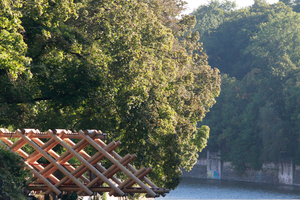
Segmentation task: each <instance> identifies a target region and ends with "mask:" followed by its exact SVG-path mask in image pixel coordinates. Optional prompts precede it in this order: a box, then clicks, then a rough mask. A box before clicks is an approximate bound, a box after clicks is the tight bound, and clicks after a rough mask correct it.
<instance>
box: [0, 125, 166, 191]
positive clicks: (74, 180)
mask: <svg viewBox="0 0 300 200" xmlns="http://www.w3.org/2000/svg"><path fill="white" fill-rule="evenodd" d="M11 138H19V139H18V140H16V141H15V142H12V140H11ZM0 139H1V140H2V141H3V142H4V143H6V145H5V144H4V143H3V142H2V141H1V140H0V145H1V146H4V147H9V149H10V150H11V151H13V152H15V153H18V154H19V155H21V156H22V157H23V158H24V163H25V165H26V167H27V168H28V169H30V170H31V172H32V173H33V176H34V177H35V178H36V181H34V182H32V183H31V184H30V185H29V189H30V190H33V191H43V192H44V194H57V195H59V194H60V193H62V192H63V191H66V192H71V191H76V192H77V194H78V195H89V196H90V195H92V194H93V193H100V194H101V193H103V192H109V195H113V196H127V195H128V194H134V193H146V194H147V195H146V196H149V197H158V196H160V195H162V196H165V193H168V192H169V190H168V189H165V188H159V187H157V186H156V185H155V184H154V183H152V182H151V181H150V180H149V179H148V178H146V175H147V174H148V173H150V172H151V170H152V169H151V168H148V169H146V168H145V167H143V168H141V169H140V170H136V169H135V168H134V167H133V166H132V165H131V164H130V162H131V161H132V160H133V159H134V158H136V155H129V154H128V155H126V156H124V157H123V158H122V157H121V156H120V155H119V154H117V153H116V152H115V151H114V149H115V148H117V147H118V146H119V145H120V144H121V143H120V142H119V141H117V142H114V141H113V142H111V143H109V144H105V143H104V142H103V140H104V139H107V135H106V134H105V133H102V132H101V131H98V130H86V131H79V132H77V133H73V132H71V131H69V130H62V129H56V130H54V131H52V130H48V131H47V132H40V131H39V130H35V129H24V130H22V131H21V130H17V131H16V132H9V131H8V130H6V129H2V128H0ZM41 139H43V141H44V142H43V141H42V140H41ZM74 139H79V142H77V143H75V142H74ZM76 141H78V140H76ZM25 144H28V145H30V146H31V147H32V148H34V149H35V151H34V152H32V153H31V154H29V153H28V152H26V151H25V150H23V149H22V147H23V146H24V145H25ZM7 145H8V146H7ZM57 145H60V146H61V147H63V148H64V149H65V150H66V151H65V152H64V153H63V154H62V155H59V154H58V153H56V152H55V151H54V150H53V148H54V147H56V146H57ZM88 145H92V146H93V147H94V148H95V149H96V150H97V152H96V153H95V154H94V155H89V154H87V153H86V152H85V151H84V148H85V147H87V146H88ZM42 157H44V158H45V159H47V160H48V161H49V164H47V165H45V164H42V163H39V162H38V160H39V159H40V158H42ZM73 157H75V158H76V159H77V160H78V161H80V163H81V164H80V165H76V166H75V165H71V164H70V163H69V162H68V161H69V160H70V159H71V158H73ZM104 158H106V159H108V160H109V162H111V166H110V167H109V168H107V169H106V168H105V167H104V166H102V165H101V163H100V161H101V160H103V159H104ZM57 170H59V171H60V172H61V173H62V174H63V175H64V177H62V178H61V179H59V178H58V177H57V176H55V173H54V172H55V171H57ZM119 171H121V172H123V174H124V175H125V176H126V177H127V179H126V180H124V181H123V182H122V181H121V180H119V179H118V178H117V177H115V175H116V173H117V172H119ZM92 174H93V176H92ZM87 175H89V177H87ZM104 183H105V184H106V186H103V185H104Z"/></svg>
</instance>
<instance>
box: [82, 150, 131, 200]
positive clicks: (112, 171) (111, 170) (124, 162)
mask: <svg viewBox="0 0 300 200" xmlns="http://www.w3.org/2000/svg"><path fill="white" fill-rule="evenodd" d="M135 158H136V155H135V154H134V155H132V156H130V155H129V154H127V155H126V156H125V157H124V158H122V159H121V160H119V162H120V163H121V164H122V165H124V166H125V165H127V164H128V163H129V162H131V161H132V160H133V159H135ZM118 171H120V169H119V168H118V167H117V166H116V165H112V166H111V167H110V168H108V169H107V170H106V171H105V172H104V173H103V175H104V176H106V177H107V178H110V177H111V176H113V175H114V174H115V173H117V172H118ZM99 180H100V179H99V177H96V178H95V179H94V180H93V181H91V182H90V183H89V184H87V185H86V187H88V188H90V187H92V186H93V185H94V184H96V183H97V182H98V181H99ZM101 184H103V181H102V180H101V181H100V183H99V185H101ZM82 193H83V191H82V190H80V191H79V192H77V194H78V195H81V194H82Z"/></svg>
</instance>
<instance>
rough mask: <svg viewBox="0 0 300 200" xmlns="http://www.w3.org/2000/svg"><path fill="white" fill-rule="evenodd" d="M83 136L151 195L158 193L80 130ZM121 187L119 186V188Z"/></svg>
mask: <svg viewBox="0 0 300 200" xmlns="http://www.w3.org/2000/svg"><path fill="white" fill-rule="evenodd" d="M78 133H79V134H80V135H81V137H82V138H84V139H85V140H87V141H88V142H89V143H90V144H91V145H92V146H93V147H95V148H96V149H97V150H98V151H100V152H101V153H103V155H105V157H106V158H107V159H109V160H110V161H111V162H112V163H114V164H116V165H117V166H118V167H119V168H120V169H121V170H122V171H123V172H124V173H125V174H126V175H127V176H129V177H130V178H132V179H133V180H134V181H135V182H136V183H137V184H138V185H139V186H141V187H142V188H143V189H144V190H146V191H147V193H148V194H149V195H151V196H152V197H155V196H156V194H155V192H153V191H152V190H151V189H150V188H148V187H147V186H146V185H145V184H144V183H143V182H142V181H141V180H140V179H138V178H136V177H135V176H134V175H133V174H132V173H131V172H130V171H129V170H127V169H126V168H125V167H124V166H123V165H121V164H120V163H119V162H118V161H117V160H115V159H114V158H113V157H112V156H111V155H110V154H108V153H107V152H106V151H105V150H104V149H103V148H102V147H100V146H99V145H98V144H97V143H96V142H95V141H94V140H92V139H91V138H90V137H88V136H86V135H85V134H84V132H83V131H79V132H78ZM118 189H119V188H118Z"/></svg>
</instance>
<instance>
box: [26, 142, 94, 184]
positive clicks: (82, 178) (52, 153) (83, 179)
mask: <svg viewBox="0 0 300 200" xmlns="http://www.w3.org/2000/svg"><path fill="white" fill-rule="evenodd" d="M32 140H33V141H34V142H35V143H36V144H37V145H39V146H40V147H42V146H43V145H44V143H43V142H42V141H41V140H40V139H38V138H32ZM48 153H49V154H50V155H51V156H52V157H53V158H54V159H58V158H59V157H60V156H59V155H58V154H57V153H56V152H55V151H53V150H52V149H50V150H49V151H48ZM65 167H66V168H67V169H68V170H70V171H71V172H72V171H74V170H75V168H74V167H73V166H71V165H70V163H68V162H66V163H65ZM76 178H77V177H76ZM79 178H80V179H81V180H82V181H84V182H85V183H89V182H90V181H89V180H88V179H87V178H86V177H85V176H83V175H81V176H80V177H79Z"/></svg>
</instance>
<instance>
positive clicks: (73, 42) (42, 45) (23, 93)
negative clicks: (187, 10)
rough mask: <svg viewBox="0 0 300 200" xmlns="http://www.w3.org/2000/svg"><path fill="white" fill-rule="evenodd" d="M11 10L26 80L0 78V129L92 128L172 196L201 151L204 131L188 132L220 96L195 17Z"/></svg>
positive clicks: (147, 6)
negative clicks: (5, 88) (3, 90)
mask: <svg viewBox="0 0 300 200" xmlns="http://www.w3.org/2000/svg"><path fill="white" fill-rule="evenodd" d="M19 3H20V4H19V5H20V6H14V5H12V4H11V5H10V9H12V10H14V11H15V12H18V13H21V14H22V17H21V16H20V17H19V20H21V22H22V23H21V24H22V26H23V29H24V32H22V38H21V39H22V41H25V43H26V45H27V53H26V58H28V59H31V62H30V72H31V74H32V77H30V76H26V75H23V76H21V77H18V79H15V80H13V81H12V80H9V79H8V78H6V79H5V80H4V79H3V80H4V82H3V83H1V84H8V85H9V89H10V90H9V91H10V92H11V93H13V94H14V95H10V96H8V94H5V95H3V98H2V99H1V101H0V104H1V106H0V110H1V112H0V124H1V125H2V126H9V125H11V126H15V127H17V128H22V127H35V128H38V129H40V130H47V129H49V128H50V129H55V128H65V129H73V130H79V129H91V128H92V129H100V130H102V131H103V132H107V133H108V134H109V136H110V140H118V139H120V140H121V141H122V142H123V143H122V145H121V149H120V154H122V155H123V154H125V153H135V154H137V159H136V161H135V162H134V165H136V166H137V167H138V168H139V167H140V166H145V165H148V166H149V165H150V166H151V167H153V169H154V172H153V173H151V178H152V180H153V181H154V182H156V184H158V185H159V186H166V187H168V188H175V187H176V186H177V185H178V183H179V180H180V175H181V168H187V169H191V168H192V166H193V165H194V164H195V162H196V161H197V156H198V155H197V152H198V151H201V150H202V148H203V147H204V146H205V145H206V139H207V137H208V130H209V129H208V128H204V129H203V130H202V129H201V130H200V131H197V128H196V125H197V122H198V121H201V120H202V119H203V118H204V116H205V114H206V113H207V112H209V109H210V108H211V107H212V106H213V105H214V104H215V97H217V96H218V95H219V92H220V76H219V71H218V70H217V69H212V68H211V67H210V66H208V65H207V56H206V54H204V53H203V52H202V47H201V44H200V43H199V42H198V40H199V34H198V33H197V32H193V31H192V29H193V27H194V25H195V23H196V20H195V17H194V16H183V17H182V18H181V19H178V18H176V16H178V15H179V13H180V11H181V10H182V9H183V5H184V2H183V1H181V0H180V1H178V0H169V1H163V2H162V1H156V0H151V1H136V0H132V1H125V0H116V1H113V2H112V1H109V0H103V1H93V0H88V1H71V0H70V1H52V0H49V1H48V0H47V1H45V0H34V1H33V0H27V1H21V0H20V2H19ZM24 65H25V66H26V63H24ZM27 67H28V68H29V66H27ZM6 74H7V73H6ZM6 74H4V75H3V77H6V76H7V75H6ZM1 86H2V85H1ZM13 117H14V118H13ZM20 126H21V127H20ZM195 138H196V139H197V140H198V141H196V140H195Z"/></svg>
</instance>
